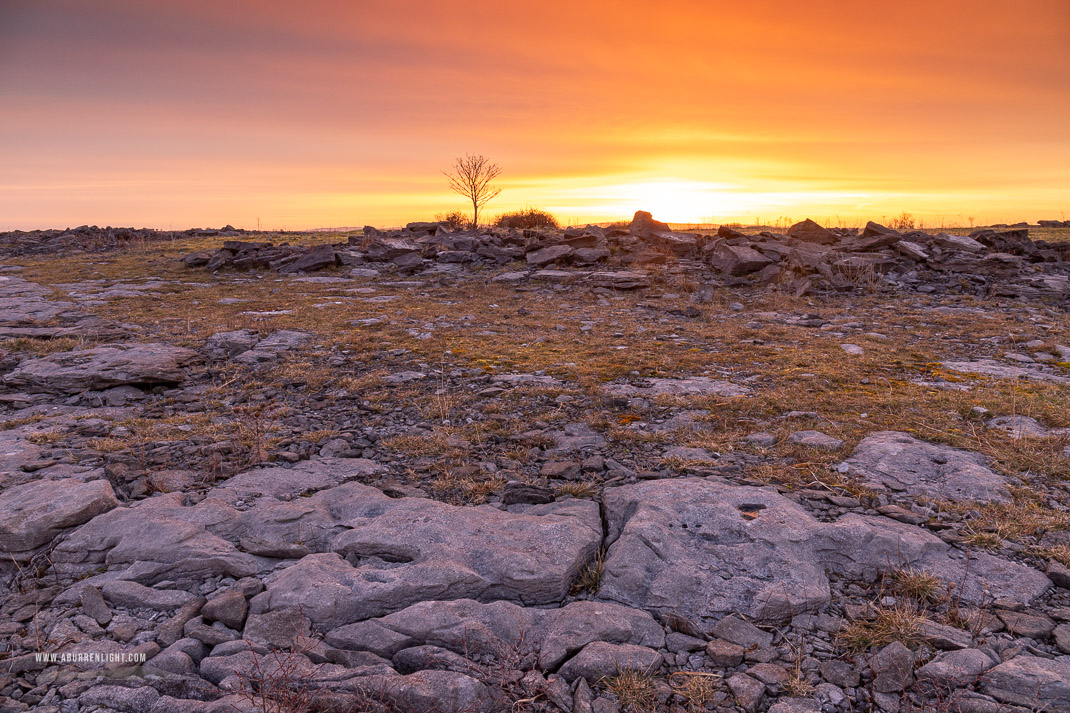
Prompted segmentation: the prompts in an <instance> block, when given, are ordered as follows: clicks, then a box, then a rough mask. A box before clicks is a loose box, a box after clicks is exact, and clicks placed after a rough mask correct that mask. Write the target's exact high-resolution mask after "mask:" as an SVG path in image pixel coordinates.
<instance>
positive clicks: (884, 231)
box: [862, 220, 900, 238]
mask: <svg viewBox="0 0 1070 713" xmlns="http://www.w3.org/2000/svg"><path fill="white" fill-rule="evenodd" d="M886 235H892V236H895V237H896V238H898V237H900V233H899V231H898V230H892V229H891V228H886V227H885V226H883V225H881V224H880V223H874V222H873V221H872V220H871V221H869V222H868V223H866V227H864V228H862V237H863V238H876V237H881V236H886Z"/></svg>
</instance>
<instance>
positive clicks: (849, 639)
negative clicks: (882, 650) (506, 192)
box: [837, 604, 925, 653]
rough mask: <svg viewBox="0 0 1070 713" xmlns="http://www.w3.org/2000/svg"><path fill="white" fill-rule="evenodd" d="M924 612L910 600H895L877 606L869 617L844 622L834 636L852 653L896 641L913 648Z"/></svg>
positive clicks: (916, 641) (918, 636) (917, 641)
mask: <svg viewBox="0 0 1070 713" xmlns="http://www.w3.org/2000/svg"><path fill="white" fill-rule="evenodd" d="M923 621H925V615H924V614H922V613H921V612H919V611H918V608H917V606H915V605H912V604H896V605H895V606H893V607H884V608H881V609H878V610H877V615H876V616H875V617H874V618H873V619H872V620H870V621H867V620H862V619H859V620H856V621H852V622H850V623H848V624H847V625H846V626H844V627H843V628H842V629H841V630H840V632H839V634H838V636H837V638H838V639H839V641H840V642H841V643H842V644H843V645H844V646H845V647H847V648H848V649H849V650H850V651H852V652H854V653H861V652H863V651H868V650H869V649H871V648H874V647H877V648H879V647H881V646H886V645H888V644H890V643H892V642H893V641H898V642H900V643H902V644H904V645H905V646H907V647H910V648H913V647H915V646H917V645H918V644H920V643H921V637H920V635H919V633H918V632H919V630H920V627H921V624H922V622H923Z"/></svg>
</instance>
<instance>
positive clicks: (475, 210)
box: [472, 198, 479, 230]
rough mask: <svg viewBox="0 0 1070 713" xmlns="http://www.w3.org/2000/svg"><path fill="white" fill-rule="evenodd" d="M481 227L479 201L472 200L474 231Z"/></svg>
mask: <svg viewBox="0 0 1070 713" xmlns="http://www.w3.org/2000/svg"><path fill="white" fill-rule="evenodd" d="M478 227H479V201H477V200H476V199H474V198H473V199H472V230H475V229H476V228H478Z"/></svg>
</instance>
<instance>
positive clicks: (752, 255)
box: [706, 242, 773, 277]
mask: <svg viewBox="0 0 1070 713" xmlns="http://www.w3.org/2000/svg"><path fill="white" fill-rule="evenodd" d="M706 262H708V263H709V264H710V266H711V267H713V268H715V269H717V270H719V271H721V272H723V273H725V274H728V275H733V276H736V277H738V276H740V275H749V274H750V273H752V272H758V271H759V270H761V269H762V268H764V267H766V266H768V265H771V264H773V260H771V259H770V258H768V257H766V256H765V255H762V254H761V253H760V252H758V251H757V250H754V249H752V248H749V247H746V246H743V245H729V244H728V243H724V242H722V243H718V244H717V246H716V247H714V248H713V249H712V250H710V251H709V252H707V253H706Z"/></svg>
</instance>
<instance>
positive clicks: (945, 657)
mask: <svg viewBox="0 0 1070 713" xmlns="http://www.w3.org/2000/svg"><path fill="white" fill-rule="evenodd" d="M994 665H995V662H994V661H993V660H992V659H990V658H989V657H988V655H987V654H985V653H983V652H981V651H978V650H977V649H962V650H961V651H945V652H944V653H942V654H940V655H938V656H937V657H936V658H934V659H933V660H932V661H930V662H929V663H927V664H925V665H924V666H922V667H921V668H919V669H918V670H917V673H916V675H917V678H918V680H919V681H931V682H932V683H934V684H936V685H937V686H938V687H941V688H945V687H946V688H957V687H962V686H969V685H971V684H973V683H975V682H976V681H978V680H979V679H980V677H981V674H983V673H984V672H985V671H987V670H988V669H990V668H992V667H993V666H994Z"/></svg>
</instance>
